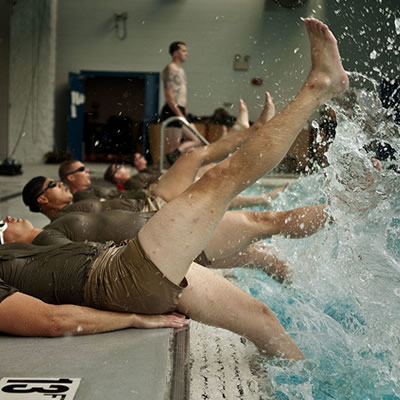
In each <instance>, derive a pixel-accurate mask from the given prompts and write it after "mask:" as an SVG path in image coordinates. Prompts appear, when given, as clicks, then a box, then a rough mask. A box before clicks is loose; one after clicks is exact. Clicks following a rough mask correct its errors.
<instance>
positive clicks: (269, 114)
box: [254, 92, 275, 125]
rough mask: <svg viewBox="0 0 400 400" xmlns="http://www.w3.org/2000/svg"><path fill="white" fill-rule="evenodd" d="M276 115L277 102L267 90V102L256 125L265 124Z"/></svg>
mask: <svg viewBox="0 0 400 400" xmlns="http://www.w3.org/2000/svg"><path fill="white" fill-rule="evenodd" d="M274 116H275V104H274V102H273V101H272V97H271V95H270V94H269V92H265V104H264V108H263V110H262V111H261V114H260V116H259V117H258V119H257V121H256V122H255V124H254V125H264V124H266V123H267V122H268V121H269V120H270V119H272V118H273V117H274Z"/></svg>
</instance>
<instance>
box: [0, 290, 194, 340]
mask: <svg viewBox="0 0 400 400" xmlns="http://www.w3.org/2000/svg"><path fill="white" fill-rule="evenodd" d="M188 323H189V320H186V319H185V318H184V316H183V315H180V314H176V313H175V314H165V315H141V314H128V313H118V312H110V311H101V310H96V309H93V308H89V307H81V306H75V305H52V304H47V303H44V302H43V301H41V300H39V299H36V298H34V297H31V296H28V295H26V294H23V293H20V292H17V293H14V294H12V295H10V296H8V297H7V298H6V299H4V300H3V301H2V302H1V303H0V331H1V332H4V333H8V334H11V335H18V336H49V337H57V336H65V335H88V334H92V333H101V332H108V331H115V330H119V329H126V328H181V327H183V326H186V325H188Z"/></svg>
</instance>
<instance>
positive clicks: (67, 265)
mask: <svg viewBox="0 0 400 400" xmlns="http://www.w3.org/2000/svg"><path fill="white" fill-rule="evenodd" d="M110 245H111V243H105V244H101V243H68V244H66V245H63V246H59V245H52V246H35V245H32V244H28V243H9V244H5V245H3V246H0V302H1V301H3V300H4V299H5V298H6V297H7V296H9V295H11V294H12V293H15V292H16V291H19V292H22V293H25V294H27V295H30V296H33V297H36V298H38V299H41V300H43V301H44V302H46V303H50V304H77V305H81V304H82V303H83V291H84V286H85V283H86V280H87V275H88V272H89V269H90V267H91V265H92V263H93V262H94V260H95V259H96V258H97V257H98V256H99V254H100V253H101V252H103V251H104V250H105V249H106V248H108V247H109V246H110Z"/></svg>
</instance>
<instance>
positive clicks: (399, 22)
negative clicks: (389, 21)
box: [394, 18, 400, 35]
mask: <svg viewBox="0 0 400 400" xmlns="http://www.w3.org/2000/svg"><path fill="white" fill-rule="evenodd" d="M394 27H395V29H396V33H397V34H398V35H400V18H396V19H395V20H394Z"/></svg>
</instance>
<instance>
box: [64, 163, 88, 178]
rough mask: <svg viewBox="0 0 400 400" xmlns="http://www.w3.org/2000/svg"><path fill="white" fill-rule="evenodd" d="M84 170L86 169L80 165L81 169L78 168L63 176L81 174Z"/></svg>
mask: <svg viewBox="0 0 400 400" xmlns="http://www.w3.org/2000/svg"><path fill="white" fill-rule="evenodd" d="M85 169H86V167H85V166H84V165H82V167H79V168H77V169H75V170H73V171H71V172H68V173H67V174H65V176H68V175H73V174H76V173H77V172H83V171H84V170H85Z"/></svg>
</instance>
